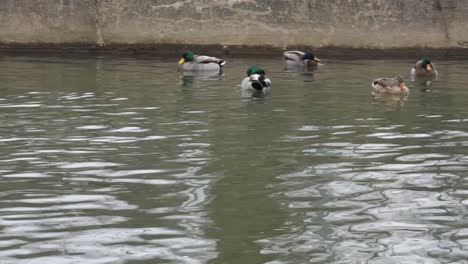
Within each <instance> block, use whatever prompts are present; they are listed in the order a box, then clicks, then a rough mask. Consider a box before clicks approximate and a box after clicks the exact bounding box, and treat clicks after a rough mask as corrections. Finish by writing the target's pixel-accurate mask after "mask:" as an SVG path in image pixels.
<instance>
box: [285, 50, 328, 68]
mask: <svg viewBox="0 0 468 264" xmlns="http://www.w3.org/2000/svg"><path fill="white" fill-rule="evenodd" d="M283 58H284V61H285V62H286V65H287V66H296V67H297V66H301V67H317V66H318V64H319V62H320V59H319V58H317V57H316V56H315V55H314V54H313V53H311V52H302V51H298V50H290V51H285V52H283Z"/></svg>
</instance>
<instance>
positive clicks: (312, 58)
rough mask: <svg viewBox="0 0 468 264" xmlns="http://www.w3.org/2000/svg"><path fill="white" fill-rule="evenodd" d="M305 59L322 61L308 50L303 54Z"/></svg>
mask: <svg viewBox="0 0 468 264" xmlns="http://www.w3.org/2000/svg"><path fill="white" fill-rule="evenodd" d="M302 59H303V60H314V61H316V62H320V59H319V58H317V57H315V55H314V54H313V53H311V52H306V53H305V54H304V56H302Z"/></svg>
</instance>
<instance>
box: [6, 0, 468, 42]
mask: <svg viewBox="0 0 468 264" xmlns="http://www.w3.org/2000/svg"><path fill="white" fill-rule="evenodd" d="M0 42H2V43H23V44H28V43H88V44H185V45H192V44H193V45H227V46H229V45H247V46H272V47H278V48H285V47H290V46H313V47H324V46H334V47H354V48H401V47H432V48H456V47H462V48H464V47H468V0H295V1H291V0H185V1H180V0H79V1H78V0H32V1H31V0H2V1H0Z"/></svg>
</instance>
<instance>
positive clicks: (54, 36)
mask: <svg viewBox="0 0 468 264" xmlns="http://www.w3.org/2000/svg"><path fill="white" fill-rule="evenodd" d="M94 2H95V1H93V0H79V1H76V0H1V1H0V42H3V43H77V42H82V43H94V42H95V41H96V26H95V20H96V14H95V11H96V8H95V7H96V5H95V3H94Z"/></svg>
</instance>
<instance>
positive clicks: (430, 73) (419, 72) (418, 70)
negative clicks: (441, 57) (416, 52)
mask: <svg viewBox="0 0 468 264" xmlns="http://www.w3.org/2000/svg"><path fill="white" fill-rule="evenodd" d="M410 73H411V76H412V77H419V78H431V79H434V78H437V77H438V76H439V72H438V71H437V69H436V67H435V65H434V63H432V62H431V61H430V60H429V59H423V60H420V61H418V62H416V64H415V65H414V67H413V68H411V72H410Z"/></svg>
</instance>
